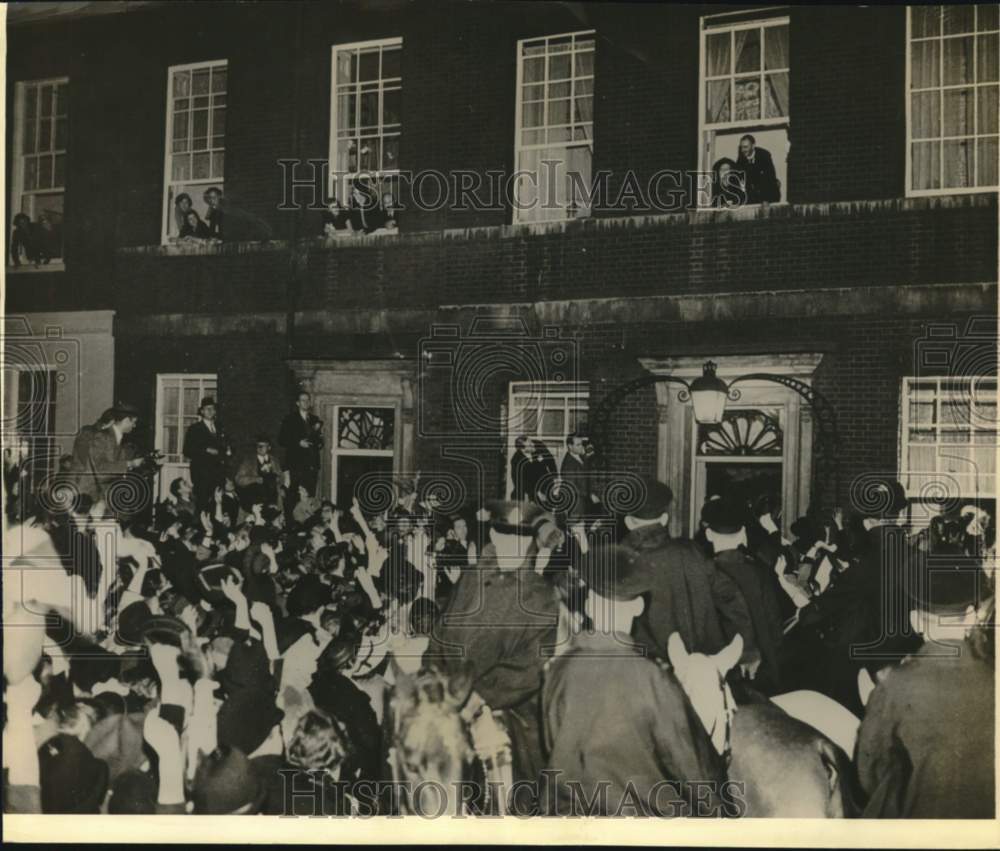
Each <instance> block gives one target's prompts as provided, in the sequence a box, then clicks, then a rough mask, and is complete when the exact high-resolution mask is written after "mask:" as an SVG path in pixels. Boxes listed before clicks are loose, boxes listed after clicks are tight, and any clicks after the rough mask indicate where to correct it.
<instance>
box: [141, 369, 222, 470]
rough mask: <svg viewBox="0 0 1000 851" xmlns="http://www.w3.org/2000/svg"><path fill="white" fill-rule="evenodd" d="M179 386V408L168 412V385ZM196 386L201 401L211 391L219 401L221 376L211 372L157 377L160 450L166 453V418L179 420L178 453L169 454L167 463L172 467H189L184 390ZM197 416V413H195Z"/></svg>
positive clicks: (169, 374)
mask: <svg viewBox="0 0 1000 851" xmlns="http://www.w3.org/2000/svg"><path fill="white" fill-rule="evenodd" d="M174 383H176V385H177V399H178V407H177V409H176V410H174V411H168V410H166V395H167V393H166V391H167V385H168V384H174ZM191 386H196V387H197V388H198V399H199V401H200V400H201V399H203V398H204V397H205V396H206V395H208V391H209V390H211V393H212V395H213V397H214V398H215V399H216V401H218V396H219V391H218V387H219V376H218V375H217V374H214V373H210V372H199V373H193V372H179V373H158V374H157V376H156V417H155V420H156V437H155V441H156V442H155V445H156V447H157V448H158V449H160V450H161V451H163V452H166V448H165V443H166V418H167V417H168V416H171V417H176V419H177V452H176V453H168V457H167V458H166V461H167V462H168V463H169V464H171V465H176V466H183V467H187V466H188V465H187V462H186V461H185V460H184V451H183V448H184V435H185V432H186V429H185V427H184V417H185V416H188V415H189V414H188V412H187V411H185V410H184V390H185V388H186V387H191ZM194 413H195V414H197V411H195V412H194Z"/></svg>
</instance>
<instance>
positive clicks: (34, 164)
mask: <svg viewBox="0 0 1000 851" xmlns="http://www.w3.org/2000/svg"><path fill="white" fill-rule="evenodd" d="M24 188H25V189H37V188H38V160H37V159H36V158H35V157H28V158H27V159H25V161H24Z"/></svg>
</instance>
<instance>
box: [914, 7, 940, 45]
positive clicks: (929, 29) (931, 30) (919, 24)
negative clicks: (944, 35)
mask: <svg viewBox="0 0 1000 851" xmlns="http://www.w3.org/2000/svg"><path fill="white" fill-rule="evenodd" d="M910 15H911V16H912V22H913V24H912V25H913V37H914V38H923V37H925V36H932V35H938V34H940V32H941V7H940V6H911V7H910Z"/></svg>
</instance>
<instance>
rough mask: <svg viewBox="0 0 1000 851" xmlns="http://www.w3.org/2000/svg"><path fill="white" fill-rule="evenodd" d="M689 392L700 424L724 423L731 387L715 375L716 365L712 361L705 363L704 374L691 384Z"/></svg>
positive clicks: (695, 415)
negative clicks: (723, 418)
mask: <svg viewBox="0 0 1000 851" xmlns="http://www.w3.org/2000/svg"><path fill="white" fill-rule="evenodd" d="M689 392H690V394H691V404H692V405H693V406H694V418H695V419H696V420H697V421H698V422H699V423H701V424H703V425H716V424H718V423H721V422H722V415H723V414H724V413H725V411H726V399H727V398H728V397H729V387H728V386H727V385H726V382H725V381H723V380H722V379H721V378H719V376H717V375H716V374H715V364H714V363H713V362H712V361H706V362H705V365H704V366H703V367H702V374H701V375H700V376H699V377H698V378H696V379H695V380H694V381H692V382H691V388H690V390H689Z"/></svg>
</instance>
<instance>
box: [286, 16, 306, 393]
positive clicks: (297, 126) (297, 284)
mask: <svg viewBox="0 0 1000 851" xmlns="http://www.w3.org/2000/svg"><path fill="white" fill-rule="evenodd" d="M295 7H296V12H295V47H294V51H295V52H294V53H293V54H292V55H293V56H295V55H297V56H302V55H303V53H302V51H303V37H304V34H305V13H306V4H305V3H303V2H298V3H296V4H295ZM292 68H293V70H292V97H291V102H292V116H291V133H290V141H291V148H290V151H291V155H292V156H293V157H296V156H298V154H299V152H300V151H301V139H300V131H301V99H302V82H301V79H302V72H301V70H300V69H301V63H298V62H295V63H292ZM301 218H302V212H301V211H300V210H296V211H294V212H293V213H292V224H291V230H290V232H289V234H288V284H287V288H286V293H285V304H286V308H287V309H286V312H285V357H286V358H290V357H291V356H292V352H293V350H294V343H295V314H296V312H297V310H298V306H299V298H300V296H301V292H302V273H303V272H304V271H305V267H306V261H307V259H308V256H309V249H308V247H307V246H304V245H303V246H300V245H299V231H300V228H299V223H300V220H301ZM292 390H293V392H294V388H292Z"/></svg>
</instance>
